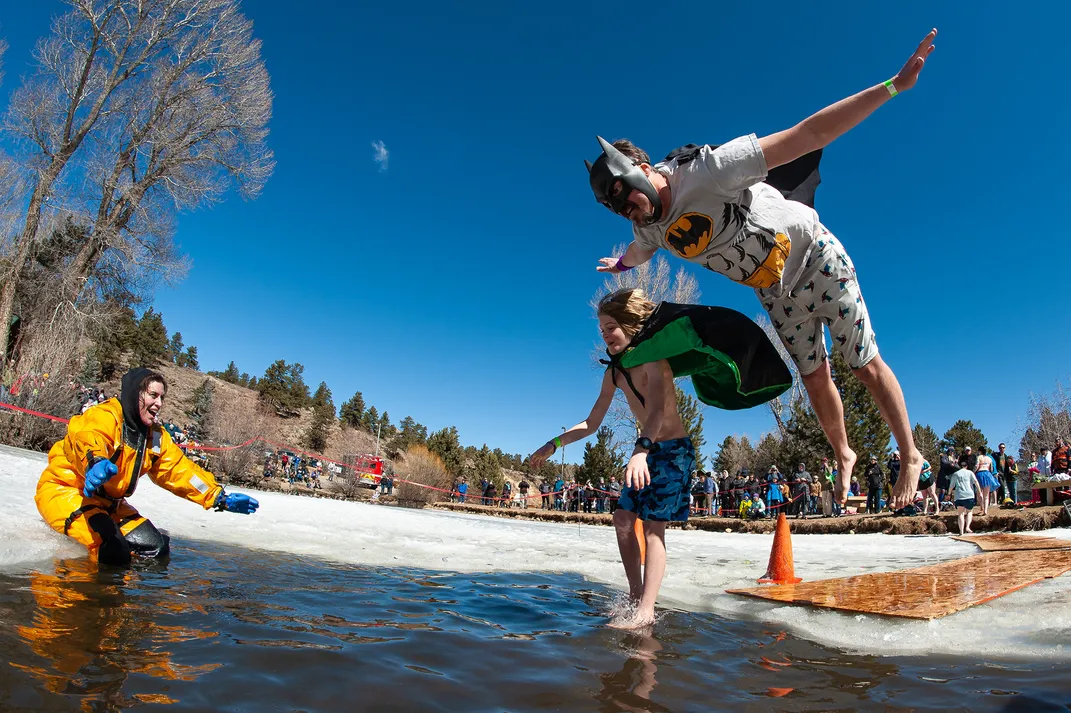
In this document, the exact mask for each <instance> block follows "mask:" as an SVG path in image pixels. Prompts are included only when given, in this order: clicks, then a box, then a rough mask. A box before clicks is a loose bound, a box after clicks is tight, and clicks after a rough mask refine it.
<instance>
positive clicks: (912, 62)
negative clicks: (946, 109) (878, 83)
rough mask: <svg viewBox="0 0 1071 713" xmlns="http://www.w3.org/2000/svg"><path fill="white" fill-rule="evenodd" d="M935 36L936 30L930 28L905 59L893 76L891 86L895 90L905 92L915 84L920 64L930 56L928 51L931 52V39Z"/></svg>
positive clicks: (920, 67) (920, 68) (920, 69)
mask: <svg viewBox="0 0 1071 713" xmlns="http://www.w3.org/2000/svg"><path fill="white" fill-rule="evenodd" d="M935 37H937V30H936V29H934V30H930V34H928V35H926V37H925V38H923V40H922V42H921V43H919V46H918V49H916V50H915V53H914V54H913V55H911V59H909V60H907V64H905V65H904V66H903V68H902V69H901V70H900V71H899V72H897V73H896V76H895V77H893V86H894V87H896V91H898V92H906V91H907V90H908V89H911V88H912V87H913V86H915V82H916V81H918V78H919V72H921V71H922V65H924V64H925V63H926V58H927V57H929V56H930V52H933V39H934V38H935Z"/></svg>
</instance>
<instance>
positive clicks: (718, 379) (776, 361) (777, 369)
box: [604, 302, 792, 410]
mask: <svg viewBox="0 0 1071 713" xmlns="http://www.w3.org/2000/svg"><path fill="white" fill-rule="evenodd" d="M659 359H666V360H667V361H668V362H669V366H670V368H671V369H672V370H673V376H675V377H678V376H690V377H692V386H693V387H694V388H695V395H696V396H697V397H699V400H700V401H702V402H703V403H705V404H709V405H711V406H717V407H718V408H722V409H729V410H736V409H745V408H751V407H752V406H758V405H759V404H763V403H766V402H767V401H769V400H771V399H774V398H776V397H778V396H780V395H781V394H783V393H784V392H785V391H787V390H788V389H789V387H791V386H792V374H791V373H789V370H788V367H787V366H785V362H784V361H783V360H782V359H781V355H780V354H779V353H778V352H777V348H776V347H775V346H774V345H773V344H771V343H770V340H769V338H768V337H767V336H766V332H764V331H763V329H762V327H760V326H759V325H757V324H755V322H753V321H752V320H750V319H748V318H747V317H745V316H744V315H743V314H741V313H739V312H737V311H735V310H731V309H727V308H725V307H706V306H703V305H681V304H674V303H672V302H663V303H662V304H660V305H658V307H656V308H655V311H654V312H653V313H652V314H651V316H650V318H649V319H648V320H647V322H646V324H644V326H643V329H641V330H640V331H639V332H638V333H637V334H636V336H635V337H633V338H632V341H631V342H629V345H628V347H626V348H625V350H624V351H623V352H621V353H620V354H618V355H616V356H611V357H610V360H609V361H608V362H607V361H604V363H606V364H608V365H609V368H611V369H615V368H620V369H622V373H624V374H625V377H626V381H628V383H629V386H630V387H632V380H631V379H630V378H628V373H627V372H624V371H623V370H624V369H631V368H632V367H635V366H639V365H641V364H647V363H649V362H652V361H657V360H659ZM632 388H633V391H634V392H635V387H632ZM636 394H637V396H639V393H638V392H636ZM641 401H642V397H641Z"/></svg>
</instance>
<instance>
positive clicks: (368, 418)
mask: <svg viewBox="0 0 1071 713" xmlns="http://www.w3.org/2000/svg"><path fill="white" fill-rule="evenodd" d="M363 425H364V428H365V430H366V431H368V432H369V433H371V434H372V435H373V436H374V435H376V427H377V426H379V411H377V410H376V407H375V406H369V407H368V410H367V411H365V412H364V424H363ZM439 457H440V458H441V457H442V456H439Z"/></svg>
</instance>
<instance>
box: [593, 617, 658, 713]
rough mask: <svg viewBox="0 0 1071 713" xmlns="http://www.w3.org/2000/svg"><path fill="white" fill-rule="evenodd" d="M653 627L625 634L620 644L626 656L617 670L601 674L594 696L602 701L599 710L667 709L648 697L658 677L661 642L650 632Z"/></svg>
mask: <svg viewBox="0 0 1071 713" xmlns="http://www.w3.org/2000/svg"><path fill="white" fill-rule="evenodd" d="M651 630H652V627H646V628H644V629H641V630H636V631H630V632H628V633H626V634H625V637H624V640H623V641H622V643H621V647H622V648H623V649H624V650H625V653H626V654H627V655H628V658H626V659H625V663H624V665H623V666H622V667H621V670H620V671H618V672H617V673H607V674H603V675H602V676H600V677H599V678H601V679H602V691H600V692H599V695H598V696H596V700H598V701H599V702H600V703H602V704H603V706H602V708H601V710H610V711H652V712H653V711H659V712H661V711H668V710H669V709H668V708H665V707H664V706H661V705H658V704H656V703H653V702H652V701H651V693H652V691H654V688H655V686H657V685H658V681H657V680H655V674H656V673H658V665H657V661H658V657H657V654H658V652H659V651H661V650H662V644H660V643H658V640H657V639H655V638H654V636H652V635H651Z"/></svg>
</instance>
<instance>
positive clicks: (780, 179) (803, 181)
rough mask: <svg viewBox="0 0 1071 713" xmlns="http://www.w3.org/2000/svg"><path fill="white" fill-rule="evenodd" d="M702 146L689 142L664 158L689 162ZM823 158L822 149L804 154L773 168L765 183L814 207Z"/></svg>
mask: <svg viewBox="0 0 1071 713" xmlns="http://www.w3.org/2000/svg"><path fill="white" fill-rule="evenodd" d="M717 147H718V145H717V144H710V148H712V149H715V148H717ZM700 148H701V147H700V146H697V145H696V144H687V145H686V146H681V147H680V148H679V149H674V150H672V151H670V152H669V154H668V155H667V156H666V158H665V159H663V160H664V161H672V160H673V159H677V163H687V162H688V161H691V160H693V159H694V158H695V157H696V156H698V155H699V149H700ZM821 160H822V149H818V150H817V151H812V152H810V153H808V154H804V155H802V156H800V157H799V158H797V159H796V160H795V161H790V162H789V163H786V164H784V165H783V166H778V167H777V168H774V169H773V170H771V171H770V172H769V173H768V174H766V180H765V181H763V183H765V184H767V185H769V186H773V187H774V188H776V189H777V190H779V191H781V195H783V196H784V197H785V198H787V199H788V200H790V201H796V202H797V203H803V204H804V205H807V206H810V207H811V208H814V194H815V191H817V190H818V184H819V183H821V182H822V176H821V175H820V174H819V173H818V164H819V162H820V161H821Z"/></svg>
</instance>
